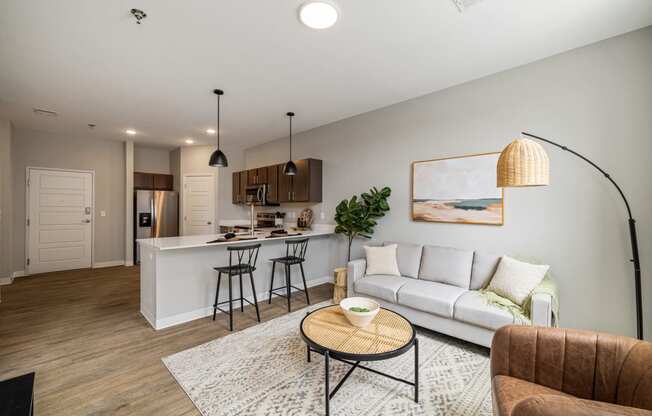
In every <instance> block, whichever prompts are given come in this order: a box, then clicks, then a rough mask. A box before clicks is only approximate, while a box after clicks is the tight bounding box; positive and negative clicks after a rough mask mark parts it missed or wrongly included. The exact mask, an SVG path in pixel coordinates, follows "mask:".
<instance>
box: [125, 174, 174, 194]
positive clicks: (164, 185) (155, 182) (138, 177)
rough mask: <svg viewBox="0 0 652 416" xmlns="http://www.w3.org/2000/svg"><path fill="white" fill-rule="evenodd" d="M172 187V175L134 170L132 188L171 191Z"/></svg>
mask: <svg viewBox="0 0 652 416" xmlns="http://www.w3.org/2000/svg"><path fill="white" fill-rule="evenodd" d="M173 188H174V176H172V175H166V174H162V173H145V172H134V189H146V190H150V191H151V190H155V191H171V190H172V189H173Z"/></svg>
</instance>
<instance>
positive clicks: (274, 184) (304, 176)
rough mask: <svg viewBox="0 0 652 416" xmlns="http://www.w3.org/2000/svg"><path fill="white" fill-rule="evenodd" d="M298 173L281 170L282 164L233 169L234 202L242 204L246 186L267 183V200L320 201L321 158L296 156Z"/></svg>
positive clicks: (279, 201)
mask: <svg viewBox="0 0 652 416" xmlns="http://www.w3.org/2000/svg"><path fill="white" fill-rule="evenodd" d="M294 163H295V164H296V165H297V174H296V175H294V176H288V175H285V174H284V173H283V168H284V167H285V164H284V163H282V164H279V165H273V166H265V167H261V168H256V169H249V170H245V171H242V172H234V173H233V197H232V200H233V203H234V204H243V203H244V202H245V200H246V198H245V191H246V188H247V186H252V185H261V184H264V183H265V184H267V192H268V193H267V200H268V201H269V202H272V203H283V202H321V200H322V161H321V160H318V159H301V160H295V161H294Z"/></svg>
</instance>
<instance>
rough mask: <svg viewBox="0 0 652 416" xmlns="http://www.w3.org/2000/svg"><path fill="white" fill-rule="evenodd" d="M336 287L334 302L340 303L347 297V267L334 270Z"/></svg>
mask: <svg viewBox="0 0 652 416" xmlns="http://www.w3.org/2000/svg"><path fill="white" fill-rule="evenodd" d="M333 274H334V275H335V279H334V280H335V287H334V289H333V303H335V304H339V303H340V301H341V300H342V299H344V298H345V297H346V267H338V268H337V269H335V270H334V271H333Z"/></svg>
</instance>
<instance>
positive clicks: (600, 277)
mask: <svg viewBox="0 0 652 416" xmlns="http://www.w3.org/2000/svg"><path fill="white" fill-rule="evenodd" d="M650 45H652V27H648V28H646V29H643V30H639V31H636V32H633V33H630V34H627V35H623V36H620V37H616V38H612V39H609V40H606V41H603V42H600V43H597V44H594V45H590V46H587V47H584V48H581V49H577V50H573V51H570V52H567V53H564V54H561V55H558V56H554V57H551V58H548V59H545V60H542V61H539V62H536V63H533V64H529V65H526V66H523V67H520V68H516V69H513V70H509V71H505V72H502V73H499V74H496V75H492V76H489V77H486V78H483V79H480V80H476V81H473V82H470V83H467V84H463V85H460V86H457V87H453V88H450V89H447V90H444V91H440V92H437V93H434V94H430V95H427V96H424V97H421V98H417V99H413V100H410V101H407V102H404V103H400V104H397V105H394V106H391V107H387V108H384V109H380V110H377V111H373V112H370V113H366V114H362V115H360V116H357V117H353V118H350V119H346V120H342V121H340V122H337V123H334V124H331V125H327V126H323V127H320V128H317V129H314V130H311V131H307V132H304V133H302V134H299V135H297V136H296V141H295V147H294V152H295V157H296V158H303V157H315V158H319V159H322V160H323V161H324V203H323V204H320V205H317V206H315V207H314V209H315V211H316V214H317V216H319V214H318V213H319V212H321V211H322V210H323V211H324V212H325V214H326V215H327V218H328V219H329V220H330V221H332V217H333V213H334V209H335V206H336V204H337V203H338V201H340V200H341V199H343V198H348V197H350V196H351V195H352V194H354V193H360V192H362V191H365V190H366V189H368V188H369V187H370V186H374V185H375V186H384V185H387V186H390V187H391V188H392V190H393V194H392V197H391V201H390V202H391V207H392V211H391V213H390V214H389V216H388V217H386V218H385V219H383V220H382V221H381V224H380V225H379V226H378V228H377V232H376V236H375V238H377V239H379V240H383V239H395V240H403V241H416V242H421V243H428V244H440V245H446V246H454V247H463V248H470V249H478V250H485V251H490V252H496V253H510V254H513V255H520V256H527V257H529V258H538V259H540V260H542V261H545V262H546V263H549V264H550V265H551V266H552V271H553V273H554V276H555V277H556V279H557V280H558V282H559V287H560V291H561V323H562V324H563V325H564V326H569V327H577V328H589V329H595V330H604V331H609V332H614V333H620V334H628V335H634V334H635V314H634V306H633V305H634V285H633V277H632V266H631V263H630V262H629V258H630V245H629V234H628V229H627V221H626V212H625V209H624V206H623V203H622V201H621V200H620V197H619V196H618V194H617V193H616V191H615V190H614V188H613V187H612V186H611V185H610V184H609V183H608V182H607V181H606V180H605V179H604V177H602V176H600V175H599V174H597V172H596V171H594V170H593V168H591V167H590V166H588V165H587V164H585V163H584V162H582V161H581V160H579V159H577V158H575V157H573V156H572V155H570V154H568V153H565V152H563V151H561V150H559V149H556V148H552V147H550V146H546V150H547V151H548V154H549V156H550V164H551V183H550V186H548V187H538V188H528V189H515V188H512V189H506V191H505V225H504V226H482V225H462V224H442V223H421V222H413V221H411V219H410V212H409V207H410V174H411V168H410V163H411V162H412V161H415V160H423V159H431V158H441V157H447V156H459V155H466V154H473V153H482V152H493V151H500V150H501V149H502V148H503V147H504V146H505V145H506V144H508V143H509V142H510V141H511V140H512V139H514V138H516V137H518V136H519V132H520V131H521V130H526V131H530V132H533V133H535V134H536V133H538V134H539V135H542V136H544V137H549V138H553V139H556V140H558V141H560V142H562V143H564V144H566V145H568V146H569V147H571V148H573V149H576V150H577V151H579V152H580V153H584V154H585V155H586V156H588V157H589V158H590V159H593V160H594V161H596V162H597V163H598V164H599V165H601V166H602V167H603V168H604V169H606V170H607V171H609V172H611V173H612V175H613V176H614V178H615V179H616V180H617V181H618V182H619V183H620V184H621V186H622V187H623V190H624V191H625V193H626V194H627V195H628V197H629V198H630V203H631V204H632V207H633V210H634V215H635V217H636V218H637V220H638V230H639V239H640V250H641V258H642V262H643V278H644V302H645V318H646V320H647V321H646V328H647V338H649V339H652V283H651V282H652V280H651V279H652V186H650V179H651V178H652V136H651V132H652V117H651V114H652V76H651V74H652V47H650ZM406 76H409V73H406ZM396 82H400V80H397V81H396ZM342 99H346V97H342ZM295 110H296V112H297V117H296V125H297V127H299V128H300V124H301V121H300V120H301V109H300V108H297V109H295ZM308 110H309V109H306V111H308ZM286 157H287V140H277V141H275V142H273V143H269V144H266V145H262V146H258V147H254V148H251V149H249V150H247V151H246V162H247V163H246V164H247V167H248V168H252V167H257V166H262V165H266V164H271V163H277V162H283V161H285V158H286ZM295 208H297V207H295ZM297 209H298V208H297Z"/></svg>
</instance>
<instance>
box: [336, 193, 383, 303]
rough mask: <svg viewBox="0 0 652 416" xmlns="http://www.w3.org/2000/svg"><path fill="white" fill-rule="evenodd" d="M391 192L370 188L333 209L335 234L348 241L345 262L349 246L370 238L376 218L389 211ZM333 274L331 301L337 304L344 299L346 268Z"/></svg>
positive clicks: (339, 269) (349, 258) (341, 268)
mask: <svg viewBox="0 0 652 416" xmlns="http://www.w3.org/2000/svg"><path fill="white" fill-rule="evenodd" d="M391 194H392V190H391V189H390V188H388V187H384V188H383V189H381V190H378V189H377V188H375V187H374V188H371V189H370V190H369V192H365V193H363V194H362V195H360V197H359V198H358V196H356V195H353V196H352V197H351V199H349V200H346V199H345V200H343V201H342V202H340V203H339V205H337V208H336V209H335V222H336V226H335V232H336V233H338V234H344V235H345V236H346V237H347V240H348V246H347V249H348V256H347V262H349V261H351V245H352V244H353V240H354V239H355V238H357V237H362V238H371V236H372V234H373V233H374V227H375V226H376V225H377V224H378V222H377V221H376V220H377V219H378V218H381V217H384V216H385V213H386V212H387V211H389V203H388V202H387V199H388V198H389V196H390V195H391ZM334 272H335V290H334V293H333V301H334V302H335V303H339V302H340V300H342V299H344V298H345V297H346V292H347V285H346V278H347V277H346V267H339V268H337V269H335V270H334Z"/></svg>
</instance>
